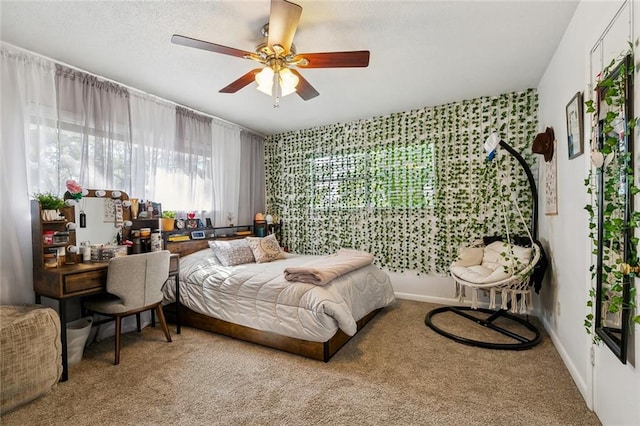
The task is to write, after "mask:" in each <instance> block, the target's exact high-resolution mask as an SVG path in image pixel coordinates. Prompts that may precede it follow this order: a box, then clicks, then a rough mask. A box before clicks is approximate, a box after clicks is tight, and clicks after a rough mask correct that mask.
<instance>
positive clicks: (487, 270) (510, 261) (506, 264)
mask: <svg viewBox="0 0 640 426" xmlns="http://www.w3.org/2000/svg"><path fill="white" fill-rule="evenodd" d="M468 249H469V248H467V250H468ZM471 249H475V248H474V247H472V248H471ZM482 252H483V254H482V263H478V262H477V261H478V256H477V252H475V251H473V252H465V253H462V250H461V254H462V255H463V256H464V257H462V258H461V257H459V258H458V259H457V260H456V262H454V263H453V264H452V265H451V268H449V270H450V271H451V273H452V274H453V275H455V276H457V277H458V278H460V279H462V280H464V281H467V282H470V283H475V284H491V283H493V282H498V281H502V280H505V279H507V278H509V277H511V276H513V275H514V274H516V273H518V272H520V271H522V270H523V269H524V268H525V267H526V266H527V265H528V264H529V262H531V253H532V249H531V248H528V247H520V246H514V245H511V249H509V245H508V244H507V243H505V242H503V241H494V242H493V243H491V244H489V245H488V246H486V247H484V249H482ZM511 253H513V254H511ZM474 262H475V264H473V263H474Z"/></svg>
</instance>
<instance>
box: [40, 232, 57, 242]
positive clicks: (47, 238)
mask: <svg viewBox="0 0 640 426" xmlns="http://www.w3.org/2000/svg"><path fill="white" fill-rule="evenodd" d="M54 234H55V231H42V242H43V243H44V244H53V235H54Z"/></svg>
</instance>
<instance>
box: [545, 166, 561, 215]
mask: <svg viewBox="0 0 640 426" xmlns="http://www.w3.org/2000/svg"><path fill="white" fill-rule="evenodd" d="M557 158H558V156H557V155H554V156H553V157H552V158H551V161H548V162H545V163H544V214H545V215H547V216H553V215H557V214H558V183H557V163H556V160H557Z"/></svg>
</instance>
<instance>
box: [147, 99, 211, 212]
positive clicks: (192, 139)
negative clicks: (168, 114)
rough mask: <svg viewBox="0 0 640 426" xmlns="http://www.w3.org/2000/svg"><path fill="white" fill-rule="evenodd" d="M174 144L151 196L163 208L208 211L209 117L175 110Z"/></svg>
mask: <svg viewBox="0 0 640 426" xmlns="http://www.w3.org/2000/svg"><path fill="white" fill-rule="evenodd" d="M175 123H176V126H175V129H176V131H175V143H174V145H173V147H172V150H171V151H170V152H167V153H166V157H167V161H168V162H167V163H166V164H167V166H166V168H165V169H164V170H162V171H159V172H158V175H157V178H156V184H157V189H156V192H155V195H154V197H155V198H156V200H154V201H160V202H161V203H162V207H163V209H165V208H168V209H170V210H178V209H183V210H184V209H186V210H190V211H198V212H200V215H205V214H208V212H209V211H210V210H211V193H212V190H213V189H212V186H213V184H212V181H211V176H212V165H211V118H210V117H206V116H204V115H201V114H197V113H195V112H193V111H191V110H188V109H186V108H182V107H176V116H175Z"/></svg>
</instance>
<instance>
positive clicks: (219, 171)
mask: <svg viewBox="0 0 640 426" xmlns="http://www.w3.org/2000/svg"><path fill="white" fill-rule="evenodd" d="M212 130H213V138H212V157H213V211H212V221H213V226H228V225H229V224H230V223H233V224H235V225H250V224H252V223H253V222H249V223H240V222H238V211H239V197H240V174H241V173H245V172H246V170H242V169H241V167H240V158H241V147H240V129H239V128H238V127H236V126H231V125H229V124H227V123H224V122H221V121H219V120H215V121H214V122H213V123H212Z"/></svg>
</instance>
